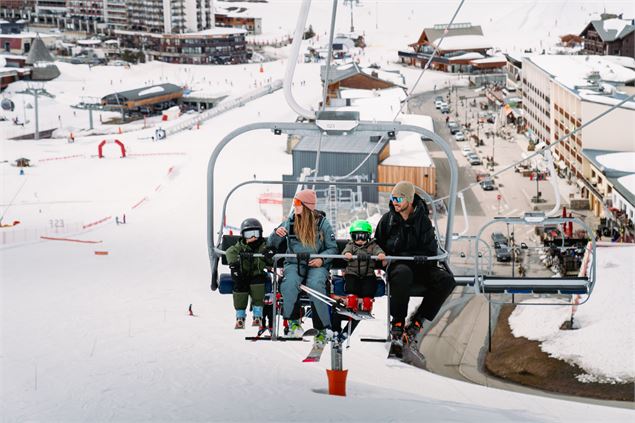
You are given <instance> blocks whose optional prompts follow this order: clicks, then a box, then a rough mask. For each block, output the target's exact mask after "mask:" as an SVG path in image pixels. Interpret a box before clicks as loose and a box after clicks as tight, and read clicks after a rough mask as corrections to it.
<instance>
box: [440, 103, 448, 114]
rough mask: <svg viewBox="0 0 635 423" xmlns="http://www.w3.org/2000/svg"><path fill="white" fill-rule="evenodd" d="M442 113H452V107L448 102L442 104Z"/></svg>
mask: <svg viewBox="0 0 635 423" xmlns="http://www.w3.org/2000/svg"><path fill="white" fill-rule="evenodd" d="M441 113H450V107H449V106H448V105H447V104H445V103H444V104H442V105H441Z"/></svg>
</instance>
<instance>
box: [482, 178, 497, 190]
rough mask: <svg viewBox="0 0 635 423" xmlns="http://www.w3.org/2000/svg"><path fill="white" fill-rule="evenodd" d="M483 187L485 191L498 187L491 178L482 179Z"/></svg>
mask: <svg viewBox="0 0 635 423" xmlns="http://www.w3.org/2000/svg"><path fill="white" fill-rule="evenodd" d="M481 188H483V191H494V190H495V189H496V185H495V184H494V181H492V180H491V179H485V180H483V181H481Z"/></svg>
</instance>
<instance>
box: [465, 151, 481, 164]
mask: <svg viewBox="0 0 635 423" xmlns="http://www.w3.org/2000/svg"><path fill="white" fill-rule="evenodd" d="M467 161H468V162H469V163H470V164H471V165H472V166H476V165H481V164H483V162H482V161H481V158H480V157H479V156H477V155H476V154H475V153H472V154H468V155H467Z"/></svg>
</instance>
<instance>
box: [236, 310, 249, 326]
mask: <svg viewBox="0 0 635 423" xmlns="http://www.w3.org/2000/svg"><path fill="white" fill-rule="evenodd" d="M245 317H247V313H246V312H245V310H236V324H235V325H234V329H245Z"/></svg>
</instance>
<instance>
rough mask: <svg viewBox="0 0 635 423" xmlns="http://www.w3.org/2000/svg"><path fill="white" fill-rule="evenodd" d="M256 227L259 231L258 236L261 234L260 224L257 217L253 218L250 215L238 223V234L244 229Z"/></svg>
mask: <svg viewBox="0 0 635 423" xmlns="http://www.w3.org/2000/svg"><path fill="white" fill-rule="evenodd" d="M252 229H258V230H259V231H260V236H262V224H261V223H260V221H259V220H258V219H254V218H252V217H250V218H248V219H245V220H243V223H241V224H240V235H241V236H242V235H243V233H244V232H245V231H248V230H252Z"/></svg>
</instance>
